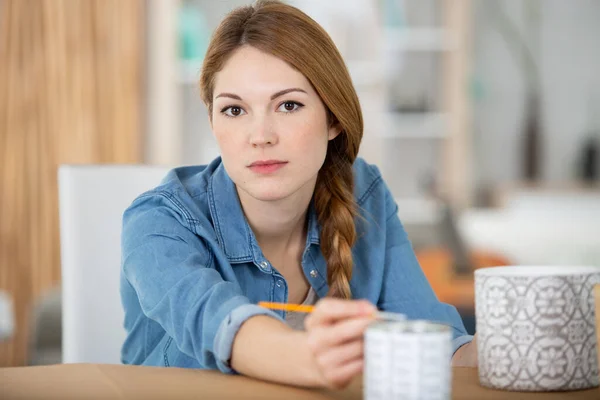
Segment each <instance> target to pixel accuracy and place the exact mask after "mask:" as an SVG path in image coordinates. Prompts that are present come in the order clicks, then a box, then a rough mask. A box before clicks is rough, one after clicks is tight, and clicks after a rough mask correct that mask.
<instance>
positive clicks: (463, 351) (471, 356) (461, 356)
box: [452, 334, 477, 368]
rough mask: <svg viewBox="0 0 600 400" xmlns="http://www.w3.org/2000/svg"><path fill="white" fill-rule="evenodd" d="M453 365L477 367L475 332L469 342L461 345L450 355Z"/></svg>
mask: <svg viewBox="0 0 600 400" xmlns="http://www.w3.org/2000/svg"><path fill="white" fill-rule="evenodd" d="M452 366H453V367H473V368H476V367H477V334H475V335H474V336H473V340H472V341H471V342H470V343H467V344H465V345H464V346H461V347H460V348H459V349H458V350H456V353H454V356H453V357H452Z"/></svg>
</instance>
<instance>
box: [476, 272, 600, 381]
mask: <svg viewBox="0 0 600 400" xmlns="http://www.w3.org/2000/svg"><path fill="white" fill-rule="evenodd" d="M597 283H600V267H575V266H574V267H562V266H546V267H542V266H540V267H533V266H512V267H495V268H482V269H479V270H476V271H475V310H476V311H475V314H476V321H477V351H478V357H479V367H478V369H479V382H480V383H481V385H483V386H487V387H491V388H495V389H504V390H518V391H554V390H575V389H584V388H590V387H595V386H598V381H599V379H598V359H597V351H598V350H597V348H596V326H595V324H596V323H595V312H594V296H593V286H594V285H595V284H597Z"/></svg>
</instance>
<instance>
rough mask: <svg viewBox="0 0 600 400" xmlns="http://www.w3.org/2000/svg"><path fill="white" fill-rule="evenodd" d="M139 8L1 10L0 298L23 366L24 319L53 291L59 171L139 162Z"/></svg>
mask: <svg viewBox="0 0 600 400" xmlns="http://www.w3.org/2000/svg"><path fill="white" fill-rule="evenodd" d="M143 21H144V2H143V0H127V1H121V0H52V1H48V0H0V290H5V291H7V292H9V293H10V294H11V295H12V297H13V299H14V301H15V308H16V310H15V311H16V335H15V336H14V337H13V338H12V340H9V341H5V342H2V343H0V366H11V365H24V364H25V363H26V360H27V340H28V335H27V330H28V324H29V312H30V310H31V307H32V306H33V304H34V302H35V300H36V298H37V297H38V296H39V295H40V294H41V293H43V291H45V290H47V289H49V288H51V287H53V286H55V285H57V284H59V282H60V247H59V230H58V196H57V179H56V176H57V166H58V165H59V164H63V163H137V162H141V157H142V149H141V143H140V138H141V124H142V114H141V111H142V110H141V106H142V102H141V100H142V87H143V86H142V84H143V80H142V79H143V76H142V63H143V48H144V43H143V38H142V36H141V34H142V32H143Z"/></svg>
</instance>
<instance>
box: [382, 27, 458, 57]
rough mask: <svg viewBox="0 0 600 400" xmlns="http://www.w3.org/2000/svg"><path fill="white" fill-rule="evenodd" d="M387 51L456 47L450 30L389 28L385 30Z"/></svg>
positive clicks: (443, 49)
mask: <svg viewBox="0 0 600 400" xmlns="http://www.w3.org/2000/svg"><path fill="white" fill-rule="evenodd" d="M384 38H385V39H384V40H385V41H384V47H385V49H386V50H387V51H391V52H396V51H448V50H452V49H453V48H455V45H454V43H453V40H452V39H451V37H450V32H448V31H447V30H446V29H440V28H405V29H403V28H387V29H385V30H384Z"/></svg>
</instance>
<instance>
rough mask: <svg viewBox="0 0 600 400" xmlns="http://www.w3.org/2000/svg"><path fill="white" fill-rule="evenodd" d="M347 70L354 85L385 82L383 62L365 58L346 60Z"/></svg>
mask: <svg viewBox="0 0 600 400" xmlns="http://www.w3.org/2000/svg"><path fill="white" fill-rule="evenodd" d="M346 66H347V67H348V72H350V76H351V77H352V83H353V84H354V86H355V87H357V88H360V87H364V86H373V85H379V84H383V83H385V71H384V68H383V63H381V62H377V61H366V60H346Z"/></svg>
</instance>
